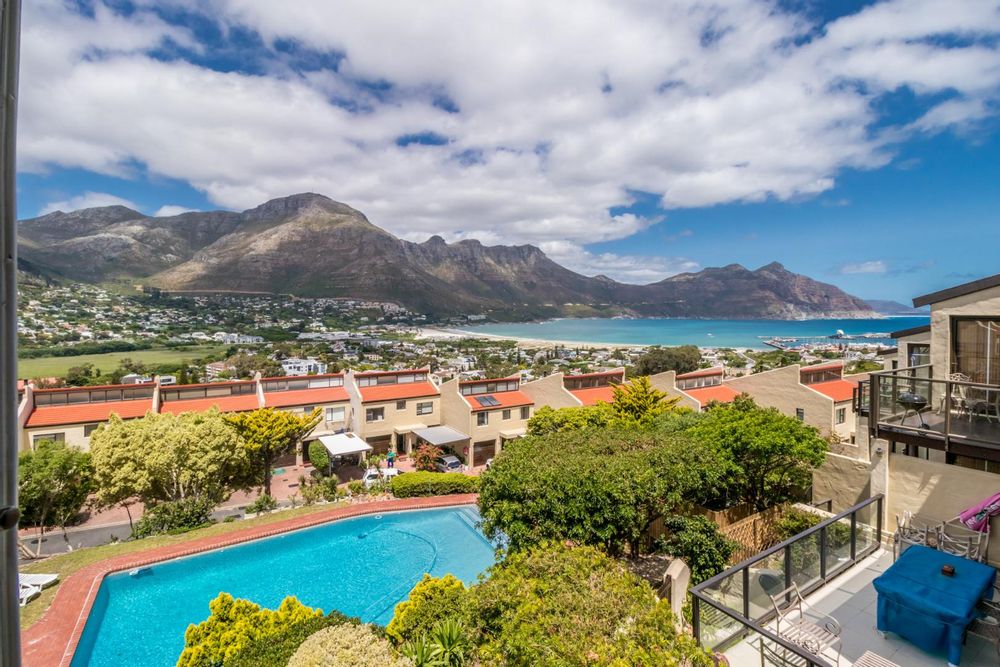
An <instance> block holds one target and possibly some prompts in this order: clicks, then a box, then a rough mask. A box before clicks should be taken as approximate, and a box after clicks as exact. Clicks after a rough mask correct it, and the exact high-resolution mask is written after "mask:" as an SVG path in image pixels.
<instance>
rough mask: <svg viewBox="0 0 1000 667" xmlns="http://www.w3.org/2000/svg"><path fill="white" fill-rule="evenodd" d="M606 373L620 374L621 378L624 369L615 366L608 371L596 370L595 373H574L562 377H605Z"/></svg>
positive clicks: (568, 378)
mask: <svg viewBox="0 0 1000 667" xmlns="http://www.w3.org/2000/svg"><path fill="white" fill-rule="evenodd" d="M608 375H620V376H621V377H622V378H624V377H625V370H624V369H622V368H616V369H614V370H610V371H598V372H597V373H576V374H574V375H564V376H563V379H566V380H570V379H577V378H596V377H605V376H608Z"/></svg>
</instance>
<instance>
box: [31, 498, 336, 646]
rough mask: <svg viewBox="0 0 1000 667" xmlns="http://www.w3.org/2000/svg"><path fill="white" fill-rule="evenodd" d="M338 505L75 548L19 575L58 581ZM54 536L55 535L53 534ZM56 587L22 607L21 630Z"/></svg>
mask: <svg viewBox="0 0 1000 667" xmlns="http://www.w3.org/2000/svg"><path fill="white" fill-rule="evenodd" d="M338 504H339V503H332V504H323V505H307V506H304V507H297V508H295V509H290V510H284V511H281V512H275V513H273V514H266V515H264V516H258V517H255V518H253V519H246V520H244V521H233V522H232V523H217V524H214V525H211V526H207V527H205V528H198V529H196V530H192V531H191V532H188V533H183V534H181V535H155V536H153V537H147V538H146V539H143V540H134V541H130V542H116V543H114V544H105V545H104V546H100V547H87V548H84V549H79V550H77V551H72V552H70V553H66V554H62V555H59V556H52V557H50V558H45V559H43V560H41V561H39V562H37V563H32V564H30V565H28V566H26V567H24V568H22V569H21V571H22V572H36V573H48V574H58V575H59V580H60V582H61V581H62V580H63V579H65V578H66V577H68V576H69V575H71V574H73V573H74V572H76V571H77V570H79V569H81V568H84V567H86V566H87V565H90V564H91V563H96V562H98V561H101V560H105V559H107V558H114V557H115V556H121V555H122V554H130V553H135V552H137V551H145V550H147V549H155V548H156V547H160V546H163V545H165V544H177V543H179V542H190V541H191V540H196V539H198V538H199V537H207V536H210V535H220V534H224V533H231V532H233V531H235V530H243V529H245V528H248V527H251V526H259V525H263V524H268V523H274V522H275V521H284V520H285V519H291V518H293V517H297V516H302V515H303V514H312V513H314V512H322V511H325V510H329V509H331V508H333V507H337V506H338ZM53 534H55V533H53ZM28 546H29V547H31V540H28ZM58 588H59V586H58V584H57V585H55V586H52V587H50V588H46V589H45V590H44V591H42V594H41V595H39V596H38V597H37V598H35V599H34V600H32V601H31V602H29V603H28V604H27V605H26V606H25V607H23V608H22V609H21V629H22V630H24V629H25V628H28V627H30V626H31V625H33V624H34V623H35V622H36V621H37V620H38V619H40V618H41V617H42V614H44V613H45V610H46V609H48V608H49V605H50V604H52V599H53V598H54V597H55V596H56V589H58Z"/></svg>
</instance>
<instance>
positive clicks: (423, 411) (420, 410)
mask: <svg viewBox="0 0 1000 667" xmlns="http://www.w3.org/2000/svg"><path fill="white" fill-rule="evenodd" d="M432 412H434V403H432V402H431V401H427V402H426V403H417V414H418V415H429V414H431V413H432Z"/></svg>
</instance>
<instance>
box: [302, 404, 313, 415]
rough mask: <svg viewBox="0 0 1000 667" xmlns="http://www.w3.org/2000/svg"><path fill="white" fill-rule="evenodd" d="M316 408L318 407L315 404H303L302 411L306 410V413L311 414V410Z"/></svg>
mask: <svg viewBox="0 0 1000 667" xmlns="http://www.w3.org/2000/svg"><path fill="white" fill-rule="evenodd" d="M315 409H316V406H315V405H303V406H302V412H304V413H306V414H309V413H310V412H312V411H313V410H315Z"/></svg>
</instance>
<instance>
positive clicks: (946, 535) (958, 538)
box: [936, 519, 990, 563]
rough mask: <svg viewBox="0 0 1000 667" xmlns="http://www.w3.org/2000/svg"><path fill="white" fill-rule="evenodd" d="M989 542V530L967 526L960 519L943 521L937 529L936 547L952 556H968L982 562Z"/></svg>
mask: <svg viewBox="0 0 1000 667" xmlns="http://www.w3.org/2000/svg"><path fill="white" fill-rule="evenodd" d="M989 544H990V534H989V532H985V533H980V532H979V531H978V530H972V529H970V528H967V527H966V526H965V525H964V524H962V523H961V522H960V521H957V520H955V519H952V520H950V521H945V522H944V523H942V524H941V525H940V526H939V527H938V529H937V545H936V546H937V549H938V551H944V552H946V553H950V554H952V555H954V556H959V557H961V558H968V559H970V560H975V561H979V562H980V563H982V562H983V561H985V560H986V549H987V548H988V547H989Z"/></svg>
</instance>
